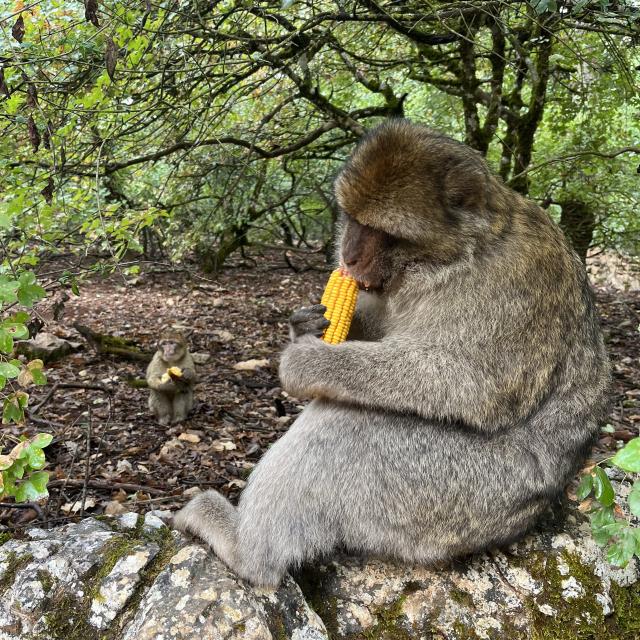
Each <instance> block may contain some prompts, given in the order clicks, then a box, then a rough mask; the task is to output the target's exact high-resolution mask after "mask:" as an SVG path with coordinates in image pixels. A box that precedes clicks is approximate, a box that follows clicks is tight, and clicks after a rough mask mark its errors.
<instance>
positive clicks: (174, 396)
mask: <svg viewBox="0 0 640 640" xmlns="http://www.w3.org/2000/svg"><path fill="white" fill-rule="evenodd" d="M195 383H196V370H195V364H194V362H193V358H192V357H191V354H190V353H189V348H188V346H187V342H186V340H185V338H184V336H183V335H182V334H181V333H179V332H178V331H173V330H165V331H163V333H162V334H161V336H160V340H159V341H158V349H157V351H156V353H155V355H154V356H153V359H152V360H151V362H150V363H149V366H148V367H147V384H148V385H149V389H150V390H151V393H150V394H149V410H150V411H151V412H152V413H153V414H154V415H155V416H156V418H157V419H158V422H159V423H160V424H161V425H167V424H170V423H176V422H182V421H183V420H185V419H186V418H187V416H188V414H189V411H191V409H192V408H193V387H194V385H195Z"/></svg>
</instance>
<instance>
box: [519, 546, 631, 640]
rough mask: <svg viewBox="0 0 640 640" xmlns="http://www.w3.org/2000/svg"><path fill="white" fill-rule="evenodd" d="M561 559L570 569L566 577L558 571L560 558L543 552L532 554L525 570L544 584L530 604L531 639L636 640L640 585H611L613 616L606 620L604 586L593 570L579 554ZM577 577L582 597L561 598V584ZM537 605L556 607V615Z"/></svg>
mask: <svg viewBox="0 0 640 640" xmlns="http://www.w3.org/2000/svg"><path fill="white" fill-rule="evenodd" d="M560 557H561V560H562V561H563V562H564V564H566V565H567V567H568V568H569V573H568V575H567V576H563V575H562V574H561V573H560V571H559V569H558V559H557V558H556V557H554V556H546V555H544V554H543V553H537V554H532V555H531V556H530V558H528V559H527V562H526V565H525V566H526V568H527V569H528V570H529V572H530V573H531V575H532V576H533V577H534V578H535V579H536V580H538V581H540V583H541V584H542V586H543V588H542V593H541V594H540V595H538V596H537V597H536V598H535V599H533V598H531V599H529V600H528V601H527V607H528V610H529V613H530V616H531V619H532V640H632V639H633V640H635V639H636V638H638V637H639V635H640V617H639V616H638V611H640V585H638V584H636V585H634V586H632V587H619V586H617V585H615V584H612V586H611V590H610V596H611V599H612V603H613V610H614V611H613V613H612V615H611V616H609V617H608V618H605V616H604V613H603V611H602V605H601V604H600V603H599V602H598V600H597V599H596V595H597V594H599V593H602V589H603V587H602V583H601V581H600V579H599V578H598V577H597V576H596V575H595V574H594V572H593V569H592V568H591V567H590V566H589V565H586V564H585V563H584V562H583V561H582V560H581V558H580V557H579V556H578V555H577V554H573V553H569V552H567V551H563V552H562V554H561V556H560ZM569 576H572V577H574V578H575V579H576V580H577V581H578V583H579V584H580V585H581V587H582V589H583V591H584V592H583V594H582V595H580V596H579V597H576V598H572V599H570V600H567V599H565V598H564V597H563V596H562V581H563V580H565V579H566V578H568V577H569ZM537 603H546V604H549V605H550V606H551V607H553V608H554V609H555V611H556V613H555V614H554V615H553V616H547V615H545V614H543V613H542V612H541V611H540V610H539V609H538V606H537Z"/></svg>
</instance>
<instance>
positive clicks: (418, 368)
mask: <svg viewBox="0 0 640 640" xmlns="http://www.w3.org/2000/svg"><path fill="white" fill-rule="evenodd" d="M335 193H336V198H337V202H338V204H339V206H340V208H341V210H342V212H343V214H344V225H343V233H342V240H341V261H342V263H343V264H344V265H345V266H346V268H347V269H348V270H349V271H350V272H351V274H352V275H353V276H354V277H355V278H356V280H358V282H359V283H361V284H362V285H363V287H364V286H365V285H366V287H367V289H368V291H363V292H361V294H360V296H359V302H358V307H357V311H356V322H355V324H354V330H353V333H354V335H353V337H354V338H356V339H351V336H350V339H349V340H347V341H346V342H344V343H342V344H339V345H329V344H326V343H324V342H323V341H322V340H320V339H319V338H318V337H316V336H317V334H318V333H320V332H321V330H322V328H324V325H325V321H324V319H323V318H322V315H321V313H322V310H323V309H322V307H318V306H316V307H310V308H309V309H306V310H302V311H299V312H297V313H296V314H294V316H292V336H293V341H292V343H291V344H290V345H289V346H288V347H287V348H286V349H285V351H284V353H283V355H282V359H281V362H280V377H281V380H282V384H283V387H284V388H285V389H286V390H287V391H288V392H289V393H291V394H293V395H295V396H298V397H310V398H313V401H312V402H311V404H309V406H308V407H307V408H306V409H305V410H304V411H303V412H302V414H301V415H300V416H299V417H298V419H297V420H296V421H295V423H294V424H293V425H292V427H291V428H290V429H289V431H288V432H287V433H286V434H285V435H284V436H283V437H282V438H281V439H280V440H279V441H278V442H277V443H276V444H275V445H274V446H273V447H272V448H271V449H270V450H269V451H268V452H267V454H266V455H265V456H264V458H263V459H262V460H261V462H260V464H258V466H257V467H256V468H255V470H254V471H253V473H252V474H251V476H250V479H249V483H248V486H247V488H246V489H245V490H244V492H243V494H242V496H241V498H240V503H239V505H238V507H237V508H235V507H233V506H232V505H231V504H230V503H229V502H228V501H227V500H226V499H224V498H223V497H222V496H220V495H219V494H218V493H215V492H212V491H207V492H205V493H203V494H201V495H199V496H198V497H196V498H195V499H194V500H193V501H192V502H190V503H189V504H188V505H187V506H186V507H185V508H183V509H182V511H180V512H179V513H178V514H177V516H176V519H175V522H176V524H177V525H178V526H179V527H180V528H182V529H183V530H187V531H190V532H192V533H195V534H197V535H198V536H200V537H201V538H203V539H204V540H205V541H206V542H207V543H209V545H211V547H212V548H213V549H214V551H215V552H216V553H217V555H218V556H219V557H220V558H221V559H222V560H223V561H224V562H226V563H227V564H228V565H229V566H230V567H231V568H233V569H234V570H235V571H236V572H237V573H238V574H239V575H240V576H241V577H243V578H246V579H247V580H249V581H250V582H252V583H255V584H259V585H276V584H278V582H279V581H280V580H281V578H282V577H283V574H284V573H285V571H286V570H287V568H290V567H295V566H296V565H299V564H300V563H302V562H303V561H305V560H309V559H312V558H314V557H316V556H318V555H319V554H326V553H328V552H330V551H331V550H332V549H334V548H335V547H337V546H342V547H345V548H346V549H349V550H352V551H354V552H358V553H366V554H376V555H386V556H393V557H396V558H400V559H404V560H407V561H409V562H419V563H433V562H435V561H442V560H446V559H449V558H452V557H455V556H459V555H462V554H467V553H469V552H474V551H477V550H480V549H483V548H487V547H490V546H494V545H501V544H504V543H507V542H509V541H511V540H513V539H514V538H516V537H518V536H520V535H522V534H523V533H524V532H525V531H527V530H528V529H529V528H530V527H531V526H532V525H533V524H534V523H535V521H536V519H537V517H538V516H539V515H540V513H541V512H542V511H543V510H545V508H546V507H547V506H548V505H549V504H550V502H551V501H553V500H554V498H556V497H557V496H558V494H559V493H560V492H561V491H562V489H563V487H564V486H565V484H566V483H567V482H568V480H569V479H570V478H571V477H572V476H573V474H575V473H576V471H577V469H578V468H579V466H580V464H581V462H582V461H583V459H584V458H585V456H586V454H587V452H588V451H589V448H590V446H591V444H592V443H593V441H594V438H595V437H596V434H597V433H598V420H599V419H600V418H601V417H602V416H603V412H604V411H605V410H606V406H607V400H606V398H607V388H608V383H609V366H608V362H607V356H606V353H605V349H604V346H603V341H602V337H601V333H600V330H599V328H598V323H597V320H596V315H595V312H594V306H593V302H592V296H591V293H590V290H589V285H588V283H587V278H586V275H585V270H584V267H583V265H582V264H581V262H580V260H579V259H578V257H577V256H576V255H575V254H574V253H573V251H572V250H571V249H570V248H569V247H568V245H567V243H566V241H565V239H564V237H563V235H562V233H561V232H560V230H559V229H558V227H557V226H556V225H555V224H554V223H553V222H552V221H551V220H550V219H549V216H548V215H547V214H546V213H545V212H544V211H543V210H542V209H540V208H539V207H538V206H537V205H535V204H533V203H532V202H529V201H528V200H526V199H524V198H523V197H522V196H520V195H519V194H517V193H515V192H514V191H512V190H511V189H509V188H507V187H506V186H505V185H504V184H502V182H500V180H499V179H497V178H496V177H494V176H493V175H492V174H491V173H490V171H489V169H488V168H487V165H486V164H485V162H484V161H483V159H482V158H481V157H480V155H478V154H477V153H476V152H474V151H472V150H471V149H469V148H467V147H466V146H464V145H462V144H460V143H458V142H455V141H453V140H451V139H449V138H447V137H444V136H442V135H439V134H437V133H435V132H433V131H430V130H429V129H426V128H424V127H421V126H418V125H414V124H411V123H409V122H407V121H404V120H392V121H389V122H387V123H385V124H383V125H382V126H380V127H378V128H377V129H375V130H374V131H372V132H371V133H370V134H369V135H368V136H367V137H365V138H364V139H363V140H362V141H361V142H360V144H359V145H358V146H357V148H356V149H355V151H354V153H353V155H352V156H351V158H350V160H349V161H348V162H347V164H346V165H345V167H344V168H343V169H342V171H341V173H340V174H339V176H338V178H337V180H336V183H335Z"/></svg>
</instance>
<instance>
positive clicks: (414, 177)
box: [335, 119, 495, 246]
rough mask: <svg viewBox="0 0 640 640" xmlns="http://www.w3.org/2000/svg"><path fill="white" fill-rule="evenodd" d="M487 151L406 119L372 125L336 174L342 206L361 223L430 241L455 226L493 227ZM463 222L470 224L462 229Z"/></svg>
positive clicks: (421, 241)
mask: <svg viewBox="0 0 640 640" xmlns="http://www.w3.org/2000/svg"><path fill="white" fill-rule="evenodd" d="M494 180H495V179H494V178H492V176H491V174H490V172H489V169H488V167H487V165H486V164H485V162H484V160H483V159H482V157H481V156H480V155H479V154H478V153H477V152H476V151H474V150H472V149H470V148H469V147H467V146H465V145H463V144H461V143H459V142H456V141H455V140H452V139H451V138H447V137H446V136H443V135H441V134H438V133H436V132H434V131H432V130H430V129H428V128H427V127H424V126H421V125H417V124H413V123H411V122H409V121H407V120H402V119H394V120H389V121H387V122H385V123H384V124H382V125H380V126H379V127H377V128H375V129H374V130H373V131H371V132H370V133H369V134H368V135H367V136H366V137H365V138H364V139H363V140H362V141H361V142H360V143H359V144H358V146H357V147H356V149H355V151H354V152H353V154H352V155H351V158H350V159H349V160H348V162H347V163H346V165H345V167H344V168H343V170H342V171H341V172H340V174H339V175H338V177H337V179H336V181H335V194H336V199H337V201H338V205H339V206H340V208H341V209H342V210H343V211H344V212H345V213H346V214H348V215H349V216H351V217H353V218H355V219H356V220H357V221H358V222H359V223H361V224H363V225H366V226H369V227H373V228H374V229H379V230H381V231H384V232H386V233H388V234H390V235H391V236H394V237H396V238H402V239H405V240H408V241H410V242H413V243H416V244H419V245H422V246H428V245H429V244H431V243H433V242H436V241H437V242H440V241H442V240H443V239H445V240H446V239H447V238H451V236H452V234H455V233H456V230H460V232H461V233H464V234H466V233H468V229H467V227H468V226H469V224H471V226H472V227H475V226H479V227H482V226H485V227H486V226H488V224H487V223H488V222H489V220H490V219H491V212H490V211H489V207H488V205H487V199H488V197H487V191H488V188H489V184H490V183H491V182H492V181H494ZM462 227H465V230H464V231H463V230H462Z"/></svg>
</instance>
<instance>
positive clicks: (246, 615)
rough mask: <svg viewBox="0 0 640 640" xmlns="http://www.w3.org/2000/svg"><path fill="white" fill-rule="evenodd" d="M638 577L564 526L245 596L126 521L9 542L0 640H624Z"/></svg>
mask: <svg viewBox="0 0 640 640" xmlns="http://www.w3.org/2000/svg"><path fill="white" fill-rule="evenodd" d="M578 517H579V516H578ZM0 541H2V538H0ZM639 571H640V567H639V566H638V564H637V563H636V564H630V565H629V566H627V567H626V568H625V569H615V568H613V567H611V566H610V565H609V564H608V563H607V562H606V560H605V559H604V557H603V553H602V550H601V549H600V548H599V547H598V546H597V545H596V544H595V543H594V542H593V539H592V538H591V535H590V532H589V527H588V524H586V523H584V522H578V521H576V520H574V519H573V517H571V516H570V518H569V521H568V522H567V523H566V524H565V526H564V527H563V529H562V530H561V531H559V530H555V531H554V530H552V529H550V528H547V529H545V530H544V531H543V532H540V533H537V534H536V535H532V536H529V537H528V538H526V539H525V540H523V541H521V542H519V543H517V544H514V545H513V546H512V547H510V548H509V549H505V550H502V551H493V552H491V553H487V554H483V555H480V556H477V557H475V558H472V559H469V560H467V561H465V562H459V563H456V564H454V565H453V566H448V567H446V568H441V569H426V568H424V567H412V566H406V565H396V564H391V563H385V562H382V561H378V560H362V559H357V558H352V557H350V558H347V557H340V558H337V559H335V560H334V561H332V562H330V563H328V564H324V565H319V566H314V567H309V568H307V569H305V570H304V571H303V572H300V573H299V574H298V575H296V580H295V581H294V579H293V578H288V579H287V580H286V581H285V583H284V584H283V585H282V586H281V587H280V588H279V589H278V590H267V589H254V588H252V587H250V586H248V585H247V584H245V583H244V582H242V581H240V580H238V579H237V578H236V577H235V576H234V575H233V573H231V572H230V571H229V570H228V569H227V568H226V567H225V566H224V565H223V564H222V563H220V562H219V561H218V560H217V559H216V558H215V557H214V556H213V555H212V554H211V553H210V552H208V551H207V550H206V549H205V548H204V547H202V546H201V545H200V544H198V543H196V542H195V541H193V540H191V539H188V538H186V537H184V536H183V535H182V534H179V533H177V532H175V531H171V530H170V529H169V528H168V527H167V526H165V524H164V523H163V521H162V520H161V519H160V518H159V517H157V515H155V514H153V513H151V514H147V515H146V516H144V517H143V516H138V515H136V514H133V513H127V514H124V515H121V516H118V517H117V518H102V519H96V518H89V519H86V520H83V521H82V522H80V523H78V524H72V525H68V526H65V527H61V528H58V529H52V530H50V531H45V530H42V529H31V530H30V531H29V532H28V534H27V536H26V537H25V538H24V539H4V542H3V543H2V546H0V640H18V639H20V640H58V639H64V640H98V639H99V640H134V639H135V640H192V639H199V640H214V639H215V640H232V639H238V640H240V639H246V640H251V639H255V640H263V639H264V640H268V639H272V640H284V639H287V638H291V639H292V640H321V639H328V638H332V639H345V640H346V639H351V640H356V639H358V640H359V639H362V640H374V639H377V638H381V639H382V638H384V639H389V640H397V639H400V640H409V639H416V640H417V639H431V638H440V639H447V640H448V639H451V640H454V639H455V640H466V639H468V638H487V639H489V638H500V639H501V640H503V639H504V640H511V639H519V638H523V639H524V638H548V639H549V640H551V639H553V640H562V639H564V638H566V639H567V640H569V639H571V640H573V639H575V638H594V639H595V638H598V640H600V639H607V638H611V639H614V638H615V639H621V640H622V639H627V638H628V639H629V640H631V638H637V637H640V615H639V614H638V612H639V611H640V590H639V588H638V584H639V583H638V579H639Z"/></svg>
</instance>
